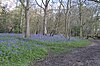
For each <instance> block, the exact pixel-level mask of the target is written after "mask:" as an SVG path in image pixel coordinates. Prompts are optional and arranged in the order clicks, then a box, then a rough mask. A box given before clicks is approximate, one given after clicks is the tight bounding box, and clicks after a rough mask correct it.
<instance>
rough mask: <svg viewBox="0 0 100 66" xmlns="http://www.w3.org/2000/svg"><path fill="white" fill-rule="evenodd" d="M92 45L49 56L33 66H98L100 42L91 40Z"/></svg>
mask: <svg viewBox="0 0 100 66" xmlns="http://www.w3.org/2000/svg"><path fill="white" fill-rule="evenodd" d="M91 42H92V44H91V45H89V46H86V47H80V48H77V49H76V50H74V51H73V52H70V53H63V54H60V55H57V56H52V55H50V56H49V57H46V58H45V59H43V60H41V61H37V62H35V64H34V65H33V66H100V40H91Z"/></svg>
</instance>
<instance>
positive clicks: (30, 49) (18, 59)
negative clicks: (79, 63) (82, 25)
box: [0, 36, 90, 66]
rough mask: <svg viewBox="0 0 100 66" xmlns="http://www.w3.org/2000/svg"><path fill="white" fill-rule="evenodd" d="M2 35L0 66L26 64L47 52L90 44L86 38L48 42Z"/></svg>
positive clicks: (23, 65) (59, 51)
mask: <svg viewBox="0 0 100 66" xmlns="http://www.w3.org/2000/svg"><path fill="white" fill-rule="evenodd" d="M12 38H13V40H15V39H16V41H13V40H12V41H9V40H10V39H11V37H10V36H9V37H3V38H0V40H3V41H4V42H1V43H0V51H1V53H0V66H28V64H29V63H30V61H33V60H37V59H41V58H43V57H45V56H46V55H47V54H48V51H52V52H53V53H61V52H64V51H67V52H69V51H71V50H72V49H73V47H82V46H86V45H88V44H90V42H89V41H87V40H79V41H71V42H60V41H59V42H48V41H39V40H31V39H23V38H17V37H12Z"/></svg>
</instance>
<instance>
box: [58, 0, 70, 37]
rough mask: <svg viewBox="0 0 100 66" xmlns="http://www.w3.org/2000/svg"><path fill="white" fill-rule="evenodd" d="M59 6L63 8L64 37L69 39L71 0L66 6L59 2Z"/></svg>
mask: <svg viewBox="0 0 100 66" xmlns="http://www.w3.org/2000/svg"><path fill="white" fill-rule="evenodd" d="M59 2H60V4H61V5H62V6H63V9H64V15H65V19H64V21H65V37H69V33H70V9H71V0H68V1H67V3H66V6H64V4H63V0H59Z"/></svg>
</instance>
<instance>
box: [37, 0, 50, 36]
mask: <svg viewBox="0 0 100 66" xmlns="http://www.w3.org/2000/svg"><path fill="white" fill-rule="evenodd" d="M35 1H36V4H37V5H38V6H39V7H41V8H42V9H43V11H44V19H43V35H46V34H47V9H48V5H49V2H50V0H45V2H44V1H43V0H42V4H43V6H42V5H40V4H39V3H38V2H37V0H35Z"/></svg>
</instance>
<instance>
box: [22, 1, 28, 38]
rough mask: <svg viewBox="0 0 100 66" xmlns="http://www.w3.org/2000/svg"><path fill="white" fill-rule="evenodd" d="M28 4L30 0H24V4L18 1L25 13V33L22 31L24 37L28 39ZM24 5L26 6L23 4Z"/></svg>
mask: <svg viewBox="0 0 100 66" xmlns="http://www.w3.org/2000/svg"><path fill="white" fill-rule="evenodd" d="M29 2H30V0H26V2H24V1H23V0H20V3H21V5H22V6H23V9H24V12H25V28H24V29H25V31H24V37H25V38H28V37H29V36H30V25H29V20H30V19H29V8H30V7H29ZM24 3H26V5H25V4H24Z"/></svg>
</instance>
